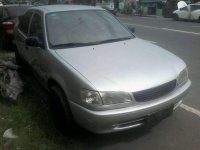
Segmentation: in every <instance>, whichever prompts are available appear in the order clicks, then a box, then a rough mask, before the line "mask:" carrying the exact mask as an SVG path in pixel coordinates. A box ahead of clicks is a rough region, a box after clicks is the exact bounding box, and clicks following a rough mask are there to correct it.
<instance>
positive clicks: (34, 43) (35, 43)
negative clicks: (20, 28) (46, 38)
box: [26, 36, 44, 49]
mask: <svg viewBox="0 0 200 150" xmlns="http://www.w3.org/2000/svg"><path fill="white" fill-rule="evenodd" d="M26 45H27V46H31V47H40V48H42V49H44V43H43V42H42V41H41V40H39V38H38V37H36V36H31V37H28V38H27V39H26Z"/></svg>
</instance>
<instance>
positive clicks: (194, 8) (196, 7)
mask: <svg viewBox="0 0 200 150" xmlns="http://www.w3.org/2000/svg"><path fill="white" fill-rule="evenodd" d="M190 8H191V11H194V10H197V9H199V10H200V5H190Z"/></svg>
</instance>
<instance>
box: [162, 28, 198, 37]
mask: <svg viewBox="0 0 200 150" xmlns="http://www.w3.org/2000/svg"><path fill="white" fill-rule="evenodd" d="M162 29H163V30H168V31H174V32H181V33H187V34H195V35H200V33H195V32H189V31H183V30H175V29H169V28H162Z"/></svg>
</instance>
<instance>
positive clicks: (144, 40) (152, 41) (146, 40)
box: [143, 39, 157, 44]
mask: <svg viewBox="0 0 200 150" xmlns="http://www.w3.org/2000/svg"><path fill="white" fill-rule="evenodd" d="M143 40H144V41H147V42H149V43H153V44H156V43H157V42H154V41H149V40H145V39H143Z"/></svg>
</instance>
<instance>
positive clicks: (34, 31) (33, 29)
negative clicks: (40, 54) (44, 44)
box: [29, 13, 43, 41]
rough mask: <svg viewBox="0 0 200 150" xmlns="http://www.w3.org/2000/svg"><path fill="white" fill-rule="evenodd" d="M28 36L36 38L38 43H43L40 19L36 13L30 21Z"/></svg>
mask: <svg viewBox="0 0 200 150" xmlns="http://www.w3.org/2000/svg"><path fill="white" fill-rule="evenodd" d="M29 36H36V37H38V38H39V40H40V41H43V30H42V17H41V16H40V15H39V14H37V13H36V14H34V16H33V19H32V21H31V25H30V30H29Z"/></svg>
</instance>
